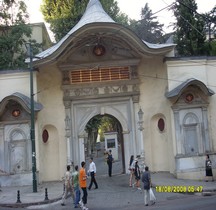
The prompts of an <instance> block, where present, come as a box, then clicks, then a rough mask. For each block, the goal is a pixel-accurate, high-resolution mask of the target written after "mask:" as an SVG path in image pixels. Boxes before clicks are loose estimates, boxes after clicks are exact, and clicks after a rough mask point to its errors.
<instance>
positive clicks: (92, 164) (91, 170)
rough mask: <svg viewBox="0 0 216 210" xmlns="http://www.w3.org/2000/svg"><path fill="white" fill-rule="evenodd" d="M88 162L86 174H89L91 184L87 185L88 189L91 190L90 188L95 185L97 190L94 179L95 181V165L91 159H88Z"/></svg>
mask: <svg viewBox="0 0 216 210" xmlns="http://www.w3.org/2000/svg"><path fill="white" fill-rule="evenodd" d="M89 162H90V164H89V170H88V172H89V174H90V176H91V182H90V184H89V187H88V189H89V190H91V187H92V184H93V183H94V185H95V189H98V184H97V182H96V179H95V176H96V165H95V163H94V162H93V157H91V158H90V160H89Z"/></svg>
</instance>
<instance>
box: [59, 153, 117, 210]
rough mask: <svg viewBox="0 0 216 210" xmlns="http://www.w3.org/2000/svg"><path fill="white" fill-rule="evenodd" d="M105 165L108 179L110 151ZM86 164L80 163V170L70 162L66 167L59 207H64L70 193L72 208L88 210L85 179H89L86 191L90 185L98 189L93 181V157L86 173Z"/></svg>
mask: <svg viewBox="0 0 216 210" xmlns="http://www.w3.org/2000/svg"><path fill="white" fill-rule="evenodd" d="M106 159H107V165H108V175H109V177H111V176H112V163H113V157H112V151H111V150H109V152H108V153H107V157H106ZM85 167H86V163H85V162H84V161H83V162H81V168H80V170H79V167H78V165H76V166H75V167H74V164H73V162H72V164H71V165H68V166H67V170H66V172H65V175H64V193H63V196H62V202H61V205H62V206H64V205H65V200H66V198H67V195H68V193H69V192H70V193H71V195H72V198H73V201H74V208H78V207H79V206H80V207H81V208H82V209H83V210H88V208H87V207H86V204H87V197H88V193H87V178H88V176H90V177H91V180H90V183H89V186H88V190H91V188H92V185H93V184H94V185H95V189H98V184H97V181H96V179H95V176H96V165H95V163H94V161H93V157H91V158H90V160H89V169H88V171H87V173H86V169H85ZM80 188H81V189H82V194H83V196H82V198H81V199H80V195H81V192H80Z"/></svg>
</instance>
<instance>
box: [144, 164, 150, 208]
mask: <svg viewBox="0 0 216 210" xmlns="http://www.w3.org/2000/svg"><path fill="white" fill-rule="evenodd" d="M142 182H143V187H144V203H145V206H148V200H149V199H150V194H149V191H150V187H151V177H150V172H149V168H148V166H146V167H145V171H144V172H143V174H142Z"/></svg>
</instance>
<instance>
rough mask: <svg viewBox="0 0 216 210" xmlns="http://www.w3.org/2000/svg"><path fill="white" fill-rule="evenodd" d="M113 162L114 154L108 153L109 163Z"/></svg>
mask: <svg viewBox="0 0 216 210" xmlns="http://www.w3.org/2000/svg"><path fill="white" fill-rule="evenodd" d="M112 162H113V157H112V155H108V157H107V163H112Z"/></svg>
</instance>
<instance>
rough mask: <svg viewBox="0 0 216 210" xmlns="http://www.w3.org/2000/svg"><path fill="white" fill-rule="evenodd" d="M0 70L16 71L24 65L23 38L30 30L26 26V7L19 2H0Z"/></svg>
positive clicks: (12, 0)
mask: <svg viewBox="0 0 216 210" xmlns="http://www.w3.org/2000/svg"><path fill="white" fill-rule="evenodd" d="M0 8H1V10H0V70H6V69H18V68H22V67H24V66H26V65H25V62H24V60H25V58H26V50H25V48H24V47H23V46H24V43H25V42H26V41H25V37H28V38H30V36H31V28H30V27H29V26H28V25H26V24H25V23H26V20H27V18H28V15H27V10H26V5H25V3H24V1H21V0H0Z"/></svg>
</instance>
